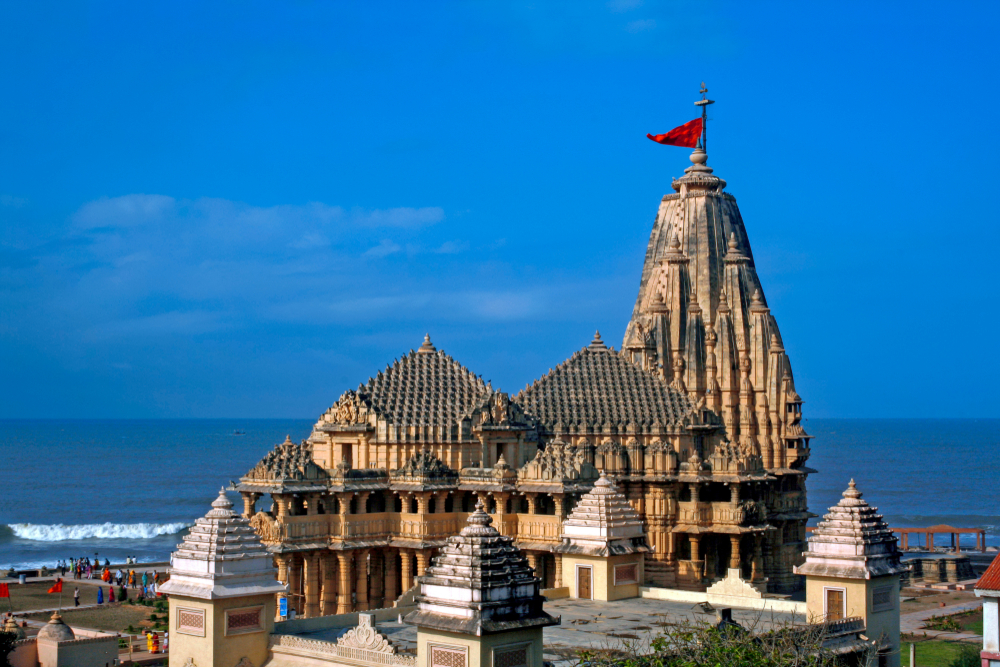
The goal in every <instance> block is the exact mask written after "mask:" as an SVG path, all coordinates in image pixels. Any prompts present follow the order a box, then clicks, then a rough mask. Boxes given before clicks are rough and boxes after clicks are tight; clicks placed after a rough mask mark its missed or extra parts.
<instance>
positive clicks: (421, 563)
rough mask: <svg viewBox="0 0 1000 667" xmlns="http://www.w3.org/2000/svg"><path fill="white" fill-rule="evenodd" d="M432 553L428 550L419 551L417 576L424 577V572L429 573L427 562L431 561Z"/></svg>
mask: <svg viewBox="0 0 1000 667" xmlns="http://www.w3.org/2000/svg"><path fill="white" fill-rule="evenodd" d="M430 556H431V553H430V551H428V550H426V549H418V550H417V576H418V577H422V576H424V572H426V571H427V562H428V561H429V560H430Z"/></svg>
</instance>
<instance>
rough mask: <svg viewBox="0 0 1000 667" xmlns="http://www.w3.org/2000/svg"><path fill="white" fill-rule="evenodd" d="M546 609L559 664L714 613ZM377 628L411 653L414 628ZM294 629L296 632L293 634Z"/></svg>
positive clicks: (633, 603)
mask: <svg viewBox="0 0 1000 667" xmlns="http://www.w3.org/2000/svg"><path fill="white" fill-rule="evenodd" d="M545 611H547V612H548V613H550V614H552V615H553V616H562V624H561V625H558V626H554V627H549V628H545V640H544V641H545V660H549V661H551V662H553V663H555V664H556V665H558V666H559V667H566V666H569V665H573V664H576V662H577V660H576V654H577V652H578V651H579V650H580V649H586V648H593V649H605V648H618V649H627V650H629V651H632V652H642V651H645V650H648V648H649V642H650V641H651V640H652V639H653V638H654V637H656V635H657V634H658V633H659V632H660V631H661V630H662V629H664V628H665V627H668V626H670V625H674V624H678V623H712V622H714V621H715V612H714V610H711V611H709V612H706V611H705V610H704V609H703V607H702V605H701V604H694V605H691V604H687V603H680V602H666V601H663V600H644V599H641V598H633V599H629V600H619V601H617V602H592V601H588V600H573V599H568V598H564V599H561V600H552V601H549V602H546V603H545ZM733 619H734V620H736V622H738V623H740V624H741V625H743V626H744V627H748V628H756V629H768V628H772V627H775V626H782V625H785V624H789V623H803V622H804V621H805V618H804V617H802V616H800V615H796V614H779V613H772V612H760V611H755V610H751V609H733ZM348 629H349V628H338V629H331V630H323V631H319V632H314V633H309V634H305V633H303V634H301V636H303V637H309V638H311V639H319V640H323V641H330V642H336V641H337V638H338V637H339V636H340V635H342V634H344V633H345V632H347V630H348ZM378 630H379V632H381V633H382V634H384V635H386V636H387V637H388V638H389V639H391V640H392V642H393V644H395V645H396V646H397V647H399V650H400V651H405V652H410V653H412V652H415V650H416V642H417V630H416V628H414V627H413V626H410V625H406V624H402V623H399V622H398V621H392V622H382V623H379V624H378ZM297 634H298V633H297Z"/></svg>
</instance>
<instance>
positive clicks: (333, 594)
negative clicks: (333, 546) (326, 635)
mask: <svg viewBox="0 0 1000 667" xmlns="http://www.w3.org/2000/svg"><path fill="white" fill-rule="evenodd" d="M322 573H323V592H322V596H321V598H322V605H321V607H320V613H322V614H323V615H324V616H329V615H330V614H336V613H337V580H338V579H339V578H340V575H339V573H340V569H339V568H338V566H337V556H336V554H332V553H327V554H325V555H324V556H323V570H322Z"/></svg>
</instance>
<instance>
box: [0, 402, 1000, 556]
mask: <svg viewBox="0 0 1000 667" xmlns="http://www.w3.org/2000/svg"><path fill="white" fill-rule="evenodd" d="M312 424H313V420H309V419H290V420H236V419H217V420H0V461H2V463H0V567H3V568H6V567H9V566H11V565H13V566H14V567H18V568H27V567H40V566H42V565H50V566H51V565H54V564H55V562H56V561H57V560H60V559H68V558H70V557H74V558H76V557H81V556H91V557H93V556H94V554H99V556H100V558H101V559H102V560H103V559H104V558H105V557H107V558H109V559H111V560H112V561H118V560H120V559H123V558H124V557H125V556H136V557H137V558H139V560H140V562H151V561H160V560H166V559H167V558H168V556H169V554H170V552H171V551H172V550H173V549H174V548H175V547H176V545H177V543H178V542H179V541H180V539H181V537H182V534H183V532H184V531H185V529H186V528H187V527H188V526H190V525H191V524H192V523H193V521H194V519H196V518H198V517H200V516H203V515H204V514H205V512H206V511H207V510H208V507H209V504H210V503H211V501H212V500H213V499H214V498H215V496H216V494H217V493H218V489H219V487H220V486H223V485H228V484H229V482H230V481H231V480H236V479H238V478H239V477H240V475H242V474H244V473H245V472H246V471H247V470H249V469H250V468H251V467H253V465H254V464H255V463H256V462H257V461H259V460H260V459H261V457H263V456H264V454H265V453H266V452H267V451H268V450H269V449H271V448H272V447H273V446H274V445H275V444H276V443H278V442H281V441H282V440H284V438H285V435H290V436H291V437H292V439H293V440H295V441H298V440H301V439H302V438H304V437H306V436H307V435H308V434H309V431H310V429H311V427H312ZM806 429H807V430H808V431H809V432H810V433H812V434H813V435H814V436H816V438H815V439H814V440H813V443H812V452H813V453H812V457H811V458H810V460H809V462H808V465H809V466H810V467H812V468H815V469H817V470H818V471H819V472H818V473H817V474H815V475H810V477H809V482H808V487H807V488H808V493H809V508H810V510H811V511H813V512H815V513H816V514H820V515H822V514H823V513H824V512H825V510H826V508H827V507H829V506H830V505H833V504H835V503H836V502H837V500H838V499H839V498H840V493H841V492H842V491H843V490H844V488H845V487H846V486H847V483H848V481H849V480H850V479H851V478H852V477H853V478H854V479H855V480H856V481H857V483H858V486H859V488H860V489H861V490H862V492H864V494H865V498H866V499H868V500H869V501H870V502H871V503H872V504H873V505H876V506H877V507H878V508H879V510H880V511H881V512H882V513H883V514H884V515H885V517H886V519H887V520H888V521H889V523H890V525H897V526H931V525H935V524H939V523H948V524H952V525H955V526H967V527H983V528H986V530H987V544H989V545H993V546H1000V486H998V478H1000V473H998V472H997V462H998V461H1000V420H995V419H993V420H990V419H968V420H958V419H948V420H930V419H907V420H896V419H863V420H846V419H810V420H807V423H806ZM237 432H241V433H243V434H242V435H236V434H235V433H237ZM231 497H232V499H233V501H234V502H236V503H237V507H240V506H241V504H240V503H239V498H238V494H231ZM815 521H816V520H813V522H812V523H815ZM962 543H963V545H971V544H972V536H971V535H970V536H964V537H963V541H962ZM941 544H942V545H943V544H944V538H941Z"/></svg>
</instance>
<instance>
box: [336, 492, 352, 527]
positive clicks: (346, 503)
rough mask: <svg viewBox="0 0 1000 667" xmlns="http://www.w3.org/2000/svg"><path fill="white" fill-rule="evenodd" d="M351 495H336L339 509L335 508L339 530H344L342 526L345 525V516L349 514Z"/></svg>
mask: <svg viewBox="0 0 1000 667" xmlns="http://www.w3.org/2000/svg"><path fill="white" fill-rule="evenodd" d="M353 495H354V494H353V493H338V494H337V503H338V504H339V505H340V507H338V508H337V510H338V513H339V514H340V529H341V530H344V526H345V524H346V523H347V518H346V517H347V515H348V514H350V513H351V496H353Z"/></svg>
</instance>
